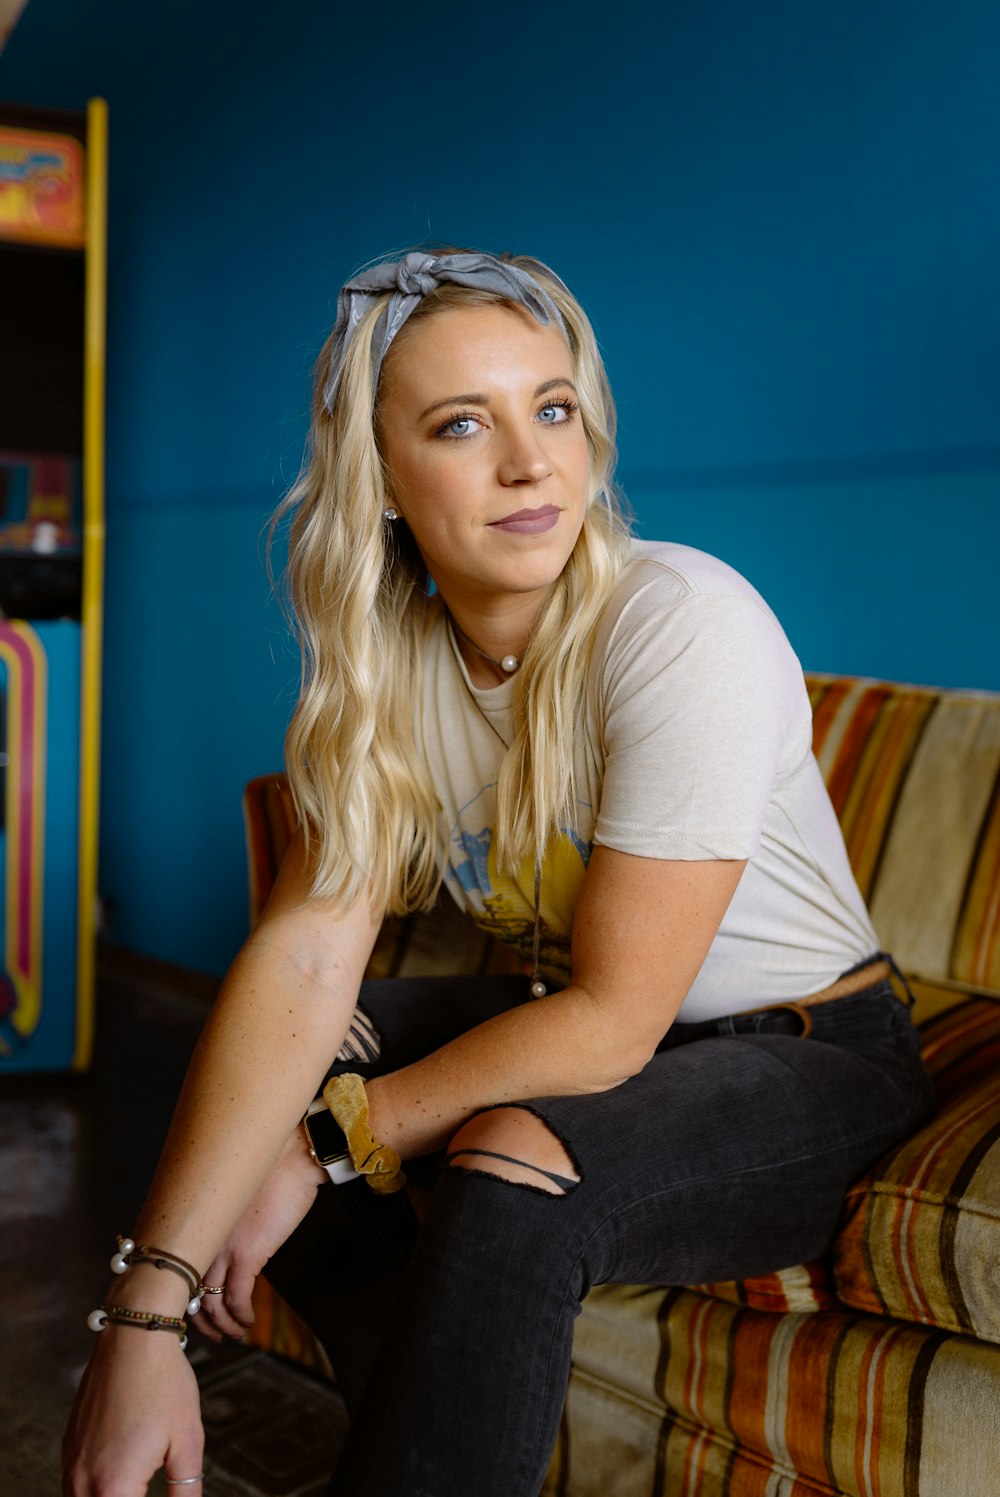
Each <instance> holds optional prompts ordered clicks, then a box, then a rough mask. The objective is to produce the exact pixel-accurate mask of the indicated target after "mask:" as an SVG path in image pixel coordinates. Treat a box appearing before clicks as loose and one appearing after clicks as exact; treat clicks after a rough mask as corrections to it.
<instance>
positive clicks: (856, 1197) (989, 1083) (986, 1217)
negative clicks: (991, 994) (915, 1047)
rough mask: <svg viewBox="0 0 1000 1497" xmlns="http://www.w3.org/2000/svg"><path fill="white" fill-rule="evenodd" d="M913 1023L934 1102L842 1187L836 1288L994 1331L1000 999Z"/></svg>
mask: <svg viewBox="0 0 1000 1497" xmlns="http://www.w3.org/2000/svg"><path fill="white" fill-rule="evenodd" d="M921 1033H922V1035H923V1040H924V1058H925V1061H926V1063H927V1068H928V1070H929V1071H930V1073H931V1075H932V1076H933V1077H934V1082H935V1089H936V1091H937V1096H938V1103H939V1109H940V1110H939V1112H938V1114H937V1116H936V1117H935V1118H934V1119H933V1121H932V1122H930V1123H929V1124H928V1125H927V1127H926V1128H922V1129H921V1130H920V1132H919V1133H917V1134H915V1135H914V1136H913V1137H912V1138H910V1139H908V1140H907V1141H906V1142H905V1143H904V1144H902V1145H900V1146H899V1147H898V1148H896V1149H893V1150H892V1151H891V1152H890V1153H889V1154H887V1155H885V1157H884V1158H883V1159H881V1160H880V1161H879V1163H878V1164H877V1165H876V1166H875V1167H874V1168H873V1169H872V1170H870V1171H869V1172H868V1173H867V1174H866V1175H865V1176H863V1177H862V1179H861V1180H859V1181H858V1182H857V1184H856V1185H854V1186H853V1187H852V1188H851V1190H850V1191H849V1192H848V1195H847V1203H846V1217H845V1223H844V1225H843V1228H842V1230H841V1231H840V1233H839V1235H838V1237H837V1242H836V1246H835V1252H834V1276H835V1281H836V1285H837V1291H838V1293H839V1295H840V1298H841V1299H842V1300H843V1301H844V1303H845V1304H848V1305H851V1306H853V1307H855V1308H857V1309H859V1310H867V1311H870V1312H872V1313H875V1314H883V1315H886V1314H887V1315H891V1316H893V1317H895V1318H897V1319H900V1320H907V1321H914V1322H917V1323H918V1324H921V1325H931V1326H938V1327H941V1328H942V1329H944V1330H951V1331H965V1332H968V1333H970V1334H972V1335H974V1336H976V1337H977V1338H978V1339H979V1340H981V1341H994V1342H1000V1294H998V1292H997V1291H998V1288H1000V1285H998V1272H997V1264H998V1263H1000V1004H997V1003H995V1002H992V1001H990V1000H989V999H969V1000H967V1001H965V1002H963V1003H961V1004H959V1005H958V1006H957V1007H956V1008H953V1009H951V1010H949V1011H948V1012H947V1013H945V1014H942V1015H940V1016H939V1017H938V1018H936V1019H933V1020H931V1021H929V1022H928V1023H927V1024H925V1025H923V1026H922V1030H921Z"/></svg>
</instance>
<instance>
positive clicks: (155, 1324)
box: [87, 1305, 187, 1351]
mask: <svg viewBox="0 0 1000 1497" xmlns="http://www.w3.org/2000/svg"><path fill="white" fill-rule="evenodd" d="M87 1324H88V1326H89V1327H90V1329H91V1330H92V1331H103V1330H104V1327H105V1326H106V1325H109V1324H110V1325H130V1326H132V1327H133V1328H134V1329H135V1330H137V1331H172V1332H173V1333H174V1335H175V1336H178V1337H179V1338H180V1344H181V1350H182V1351H183V1350H184V1348H185V1346H187V1321H186V1320H181V1318H180V1317H179V1316H177V1315H158V1314H156V1313H155V1312H154V1311H150V1310H130V1309H129V1308H128V1307H127V1306H126V1305H101V1306H100V1308H99V1309H97V1310H91V1312H90V1314H89V1315H88V1316H87Z"/></svg>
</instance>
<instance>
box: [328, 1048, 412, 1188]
mask: <svg viewBox="0 0 1000 1497" xmlns="http://www.w3.org/2000/svg"><path fill="white" fill-rule="evenodd" d="M323 1101H324V1102H325V1103H326V1105H327V1107H329V1109H330V1111H331V1112H332V1113H333V1116H334V1119H335V1121H336V1122H337V1123H339V1124H340V1126H341V1128H342V1129H343V1130H344V1137H345V1138H346V1139H347V1147H348V1149H349V1151H350V1155H351V1163H352V1164H353V1165H354V1168H355V1169H356V1170H357V1172H358V1174H359V1175H364V1177H365V1179H366V1180H367V1181H368V1184H369V1185H370V1186H371V1188H372V1190H374V1191H376V1192H377V1193H378V1194H379V1195H392V1193H393V1192H394V1191H397V1190H401V1189H402V1188H403V1186H404V1185H405V1184H406V1176H405V1175H404V1174H403V1170H402V1163H403V1161H402V1160H401V1159H400V1157H399V1155H398V1154H397V1153H396V1150H395V1149H393V1148H391V1147H390V1146H389V1144H380V1143H376V1141H375V1139H374V1138H373V1137H372V1131H371V1128H370V1127H369V1125H368V1096H367V1093H366V1092H365V1083H364V1081H363V1079H362V1078H361V1077H360V1076H357V1075H355V1074H354V1072H352V1071H348V1072H347V1074H346V1075H344V1076H332V1077H331V1078H330V1080H329V1081H328V1082H327V1083H326V1086H324V1088H323Z"/></svg>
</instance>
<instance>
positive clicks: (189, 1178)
mask: <svg viewBox="0 0 1000 1497" xmlns="http://www.w3.org/2000/svg"><path fill="white" fill-rule="evenodd" d="M310 883H311V878H310V872H309V869H308V868H307V866H306V863H305V859H304V857H303V853H302V848H301V843H300V842H298V841H297V842H295V843H293V845H292V847H291V849H290V850H289V854H288V856H287V857H286V858H285V861H284V863H283V865H282V869H281V873H280V875H279V877H278V881H277V883H276V885H275V889H274V892H273V894H272V896H271V899H270V900H269V902H268V905H267V908H266V910H265V912H264V916H263V918H262V920H261V922H260V924H259V926H258V927H257V929H256V931H255V932H254V934H253V935H252V936H251V937H250V939H249V941H248V942H247V943H246V945H245V946H244V947H243V950H242V951H241V952H240V954H239V956H238V957H237V958H236V961H235V962H234V963H233V966H232V968H231V969H230V971H229V974H228V976H227V977H226V981H225V983H224V984H223V987H222V990H221V992H220V994H219V997H218V999H217V1001H216V1003H215V1006H214V1008H213V1010H212V1014H211V1016H210V1018H209V1020H208V1023H207V1024H206V1026H205V1030H204V1032H203V1034H202V1036H201V1039H200V1041H199V1043H198V1046H197V1049H196V1051H195V1054H194V1057H193V1059H192V1061H191V1065H190V1068H189V1070H188V1074H187V1078H186V1080H185V1082H184V1087H183V1090H182V1092H181V1096H180V1100H179V1102H178V1104H177V1109H176V1112H175V1114H174V1119H173V1123H172V1124H171V1128H170V1133H169V1135H168V1138H167V1142H166V1145H165V1147H164V1150H163V1155H162V1157H161V1160H160V1164H159V1168H158V1170H157V1173H156V1177H155V1179H154V1182H153V1186H152V1188H151V1190H150V1193H149V1196H148V1197H147V1200H146V1204H145V1207H144V1208H143V1211H142V1214H141V1217H140V1219H139V1222H138V1223H137V1226H136V1232H135V1233H134V1234H133V1235H134V1236H135V1237H136V1240H137V1241H147V1242H153V1243H156V1244H157V1245H159V1246H163V1247H169V1249H170V1251H171V1252H174V1253H177V1254H179V1255H180V1256H181V1257H182V1258H186V1259H188V1261H189V1262H191V1263H194V1264H195V1265H207V1263H208V1262H209V1260H210V1259H211V1258H212V1257H213V1255H214V1254H215V1252H216V1250H217V1248H218V1246H219V1244H220V1242H221V1241H222V1239H223V1238H224V1237H225V1235H226V1233H227V1232H228V1231H229V1229H230V1228H231V1226H232V1225H233V1223H234V1222H235V1221H236V1219H237V1218H238V1217H239V1216H240V1214H241V1212H242V1211H243V1210H244V1208H245V1207H246V1205H247V1203H248V1202H249V1201H250V1200H251V1198H252V1197H253V1195H254V1194H255V1192H256V1190H257V1189H258V1187H259V1185H260V1184H261V1182H262V1181H263V1179H264V1178H265V1176H266V1175H267V1174H268V1172H269V1171H270V1169H271V1166H272V1165H273V1164H274V1161H275V1160H276V1159H277V1157H278V1154H279V1153H280V1151H281V1149H282V1146H283V1145H284V1143H285V1141H286V1140H287V1138H288V1136H289V1134H290V1133H291V1132H292V1130H293V1128H294V1127H295V1125H296V1124H297V1122H298V1120H299V1119H300V1118H301V1116H302V1114H303V1112H304V1111H305V1108H306V1106H307V1105H308V1103H309V1102H310V1101H311V1100H312V1098H313V1097H314V1096H315V1094H316V1090H317V1087H318V1085H319V1083H320V1081H321V1079H322V1077H323V1075H324V1073H325V1071H326V1068H327V1066H328V1064H329V1061H330V1057H331V1056H332V1055H334V1054H336V1051H337V1049H338V1048H339V1046H340V1044H341V1043H342V1041H343V1038H344V1035H345V1033H346V1031H347V1027H348V1024H349V1022H350V1016H351V1014H352V1012H353V1009H354V1005H355V1003H356V1001H357V994H358V988H359V986H360V983H361V978H362V976H363V973H364V968H365V964H366V962H367V960H368V957H369V955H370V954H371V950H372V946H373V945H374V941H375V937H376V934H377V932H378V926H379V921H378V919H377V918H376V917H375V916H374V915H373V914H372V912H371V911H370V910H369V909H368V908H367V907H365V906H364V905H360V904H359V905H356V906H355V907H354V909H353V910H351V911H350V912H348V913H347V914H346V915H336V914H334V913H333V912H332V910H331V907H330V905H329V903H328V902H327V901H323V900H315V899H311V898H310V897H309V889H310ZM129 1277H130V1278H134V1279H135V1280H136V1281H138V1278H139V1275H130V1276H129ZM148 1282H149V1280H148V1276H146V1285H147V1287H148Z"/></svg>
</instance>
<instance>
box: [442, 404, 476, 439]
mask: <svg viewBox="0 0 1000 1497" xmlns="http://www.w3.org/2000/svg"><path fill="white" fill-rule="evenodd" d="M481 426H482V422H481V420H480V419H479V417H478V416H473V415H471V414H470V413H469V412H462V411H456V412H455V414H454V416H452V417H451V419H450V420H448V421H446V422H445V423H444V425H443V426H439V427H438V429H437V431H436V433H435V435H436V436H439V437H444V438H445V439H446V440H450V441H461V440H462V439H463V438H465V437H472V436H475V434H476V429H477V427H481Z"/></svg>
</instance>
